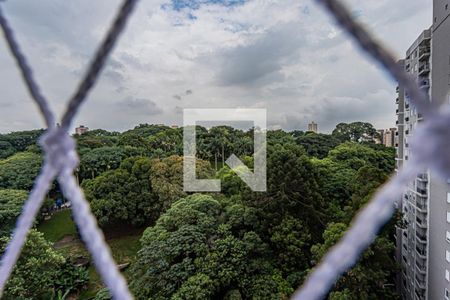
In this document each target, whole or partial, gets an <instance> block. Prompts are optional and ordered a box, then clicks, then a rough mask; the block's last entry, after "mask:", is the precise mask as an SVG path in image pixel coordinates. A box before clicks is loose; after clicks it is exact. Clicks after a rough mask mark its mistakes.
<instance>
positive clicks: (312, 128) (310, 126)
mask: <svg viewBox="0 0 450 300" xmlns="http://www.w3.org/2000/svg"><path fill="white" fill-rule="evenodd" d="M308 131H312V132H315V133H317V123H314V121H312V122H311V123H309V124H308Z"/></svg>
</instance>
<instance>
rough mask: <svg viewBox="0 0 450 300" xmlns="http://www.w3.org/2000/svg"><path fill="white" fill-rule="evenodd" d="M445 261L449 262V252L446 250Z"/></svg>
mask: <svg viewBox="0 0 450 300" xmlns="http://www.w3.org/2000/svg"><path fill="white" fill-rule="evenodd" d="M445 259H446V260H447V261H448V262H450V252H449V251H448V250H445Z"/></svg>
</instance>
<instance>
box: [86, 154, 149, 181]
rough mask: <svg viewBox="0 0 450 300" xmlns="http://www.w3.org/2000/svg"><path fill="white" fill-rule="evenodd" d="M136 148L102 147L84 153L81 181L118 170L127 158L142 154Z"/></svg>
mask: <svg viewBox="0 0 450 300" xmlns="http://www.w3.org/2000/svg"><path fill="white" fill-rule="evenodd" d="M141 153H142V151H139V149H138V148H135V147H129V146H125V147H118V146H113V147H109V146H108V147H100V148H95V149H92V150H89V151H82V153H81V160H80V167H79V177H80V180H83V179H88V178H89V179H92V178H95V177H97V176H98V175H100V174H101V173H103V172H105V171H108V170H114V169H117V168H118V167H119V166H120V163H121V162H122V161H123V160H124V159H125V158H127V157H131V156H137V155H139V154H141Z"/></svg>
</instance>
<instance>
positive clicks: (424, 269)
mask: <svg viewBox="0 0 450 300" xmlns="http://www.w3.org/2000/svg"><path fill="white" fill-rule="evenodd" d="M416 269H417V271H419V273H421V274H427V267H426V265H423V264H421V263H420V262H418V261H417V260H416Z"/></svg>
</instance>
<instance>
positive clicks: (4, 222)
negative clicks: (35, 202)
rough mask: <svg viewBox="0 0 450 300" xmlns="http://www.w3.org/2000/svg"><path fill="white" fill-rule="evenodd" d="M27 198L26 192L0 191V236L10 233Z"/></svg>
mask: <svg viewBox="0 0 450 300" xmlns="http://www.w3.org/2000/svg"><path fill="white" fill-rule="evenodd" d="M27 197H28V193H27V192H26V191H22V190H3V189H0V236H4V235H9V234H10V233H11V230H12V229H13V228H14V225H15V223H16V219H17V217H18V216H19V215H20V213H21V212H22V207H23V204H24V203H25V201H26V200H27Z"/></svg>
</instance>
